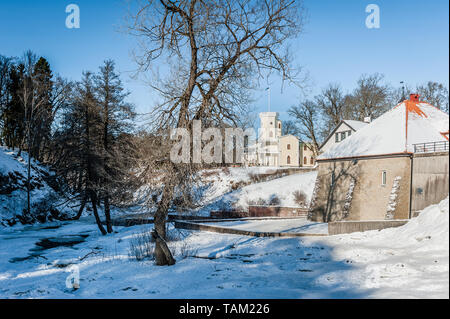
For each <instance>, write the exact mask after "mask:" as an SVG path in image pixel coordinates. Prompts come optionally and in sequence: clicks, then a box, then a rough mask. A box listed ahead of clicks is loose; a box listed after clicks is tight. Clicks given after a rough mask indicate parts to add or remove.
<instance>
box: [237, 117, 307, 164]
mask: <svg viewBox="0 0 450 319" xmlns="http://www.w3.org/2000/svg"><path fill="white" fill-rule="evenodd" d="M278 116H279V115H278V113H277V112H262V113H260V114H259V118H260V121H261V124H260V129H259V134H258V139H257V143H256V147H255V149H256V151H255V152H254V153H252V154H247V157H245V161H246V163H247V164H248V165H259V166H286V167H299V166H300V164H301V162H300V143H299V140H298V138H297V137H296V136H294V135H291V134H288V135H282V122H281V120H279V118H278Z"/></svg>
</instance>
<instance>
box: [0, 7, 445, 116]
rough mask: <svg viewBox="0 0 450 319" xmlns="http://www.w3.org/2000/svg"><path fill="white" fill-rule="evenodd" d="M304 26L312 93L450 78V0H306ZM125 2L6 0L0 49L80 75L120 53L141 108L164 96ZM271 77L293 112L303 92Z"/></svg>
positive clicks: (262, 99)
mask: <svg viewBox="0 0 450 319" xmlns="http://www.w3.org/2000/svg"><path fill="white" fill-rule="evenodd" d="M70 3H75V4H77V5H78V6H79V7H80V11H81V28H80V29H67V28H66V27H65V19H66V16H67V14H66V13H65V8H66V6H67V5H68V4H70ZM371 3H374V4H377V5H378V6H379V7H380V28H379V29H368V28H366V26H365V20H366V17H367V15H368V14H367V13H366V12H365V8H366V6H367V5H368V4H371ZM304 6H305V7H306V9H307V12H308V14H307V15H308V19H307V23H306V24H305V27H304V32H303V33H302V34H301V35H300V37H299V38H298V40H296V41H295V42H294V44H293V46H292V50H293V52H295V55H294V56H295V63H296V64H298V65H301V66H302V67H303V68H304V70H305V71H307V72H308V73H309V77H310V90H309V93H308V94H309V95H310V96H313V95H315V94H317V93H318V92H319V91H320V89H321V88H322V87H324V86H325V85H327V84H328V83H330V82H337V83H340V84H341V85H342V87H343V88H344V90H348V91H350V90H351V89H352V88H353V87H354V86H355V83H356V81H357V79H358V78H359V76H360V75H361V74H363V73H375V72H379V73H383V74H384V75H385V77H386V80H387V81H388V82H390V83H391V84H393V85H399V84H398V83H399V82H400V81H405V82H407V83H409V84H411V85H413V86H415V85H416V84H418V83H422V82H425V81H428V80H433V81H438V82H442V83H444V84H446V86H447V87H448V83H449V2H448V1H446V0H445V1H444V0H433V1H418V0H395V1H394V0H369V1H363V0H340V1H338V0H305V1H304ZM126 13H127V2H126V1H125V0H108V1H106V0H105V1H104V0H71V1H63V0H57V1H56V0H55V1H49V0H34V1H32V0H15V1H8V0H0V30H1V31H0V54H3V55H7V56H20V55H21V54H22V53H23V52H24V51H25V50H26V49H31V50H33V51H34V52H36V53H37V54H39V55H42V56H45V57H46V58H47V59H48V60H49V62H50V64H51V66H52V68H53V69H54V70H55V72H57V73H59V74H61V75H63V76H65V77H67V78H69V79H72V80H78V79H79V78H80V76H81V72H82V71H83V70H97V68H98V66H99V65H100V64H102V62H103V60H105V59H107V58H111V59H114V60H115V61H116V64H117V68H118V70H120V72H121V73H122V79H123V81H124V82H125V85H126V87H127V89H128V90H130V91H131V92H132V94H131V96H130V100H131V101H132V102H133V103H134V104H136V106H137V110H138V111H139V112H146V111H149V110H150V109H151V107H152V105H153V103H154V101H155V100H156V98H157V95H156V93H155V92H152V91H151V89H149V88H148V87H147V86H146V85H145V84H144V83H143V82H142V81H140V80H133V79H131V77H130V76H131V75H132V74H133V73H134V71H135V69H136V65H135V63H134V61H133V59H132V58H131V54H130V53H131V51H132V50H133V49H134V48H136V42H135V39H134V38H132V37H130V36H129V35H127V34H125V33H123V32H120V29H121V27H124V26H125V25H126V22H125V17H126ZM270 82H271V109H272V110H273V111H279V112H280V113H281V117H282V118H284V119H286V113H285V111H286V110H287V109H288V108H289V107H290V106H292V105H294V104H296V103H297V102H298V98H299V97H300V96H301V94H302V93H301V91H300V90H299V89H298V88H296V87H293V86H289V85H287V86H286V85H285V87H284V89H283V91H282V90H281V81H280V79H279V78H278V77H273V78H271V79H270ZM266 87H267V84H266V82H265V80H264V81H262V82H261V88H260V90H258V91H256V92H254V96H255V98H256V101H255V107H256V108H257V110H258V111H263V110H266V109H267V93H266V91H264V89H265V88H266Z"/></svg>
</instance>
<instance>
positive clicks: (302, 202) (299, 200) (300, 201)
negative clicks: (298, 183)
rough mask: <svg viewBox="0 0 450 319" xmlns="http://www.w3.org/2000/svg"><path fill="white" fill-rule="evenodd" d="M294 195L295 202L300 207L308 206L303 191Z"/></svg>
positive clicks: (298, 191)
mask: <svg viewBox="0 0 450 319" xmlns="http://www.w3.org/2000/svg"><path fill="white" fill-rule="evenodd" d="M293 195H294V201H295V203H296V204H297V205H299V206H302V207H304V206H306V204H307V203H306V194H305V192H303V191H300V190H297V191H295V192H294V193H293Z"/></svg>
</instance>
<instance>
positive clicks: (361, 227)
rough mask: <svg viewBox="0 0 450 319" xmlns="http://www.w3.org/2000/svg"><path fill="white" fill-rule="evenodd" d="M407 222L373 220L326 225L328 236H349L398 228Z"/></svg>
mask: <svg viewBox="0 0 450 319" xmlns="http://www.w3.org/2000/svg"><path fill="white" fill-rule="evenodd" d="M407 222H408V220H375V221H343V222H330V223H328V234H329V235H338V234H349V233H355V232H363V231H368V230H382V229H385V228H392V227H399V226H403V225H404V224H406V223H407Z"/></svg>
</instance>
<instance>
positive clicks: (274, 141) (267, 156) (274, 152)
mask: <svg viewBox="0 0 450 319" xmlns="http://www.w3.org/2000/svg"><path fill="white" fill-rule="evenodd" d="M259 118H260V121H261V125H260V129H259V138H258V142H259V143H258V144H259V152H258V155H259V156H258V163H259V164H260V165H264V166H278V165H279V158H278V157H279V149H278V144H279V138H280V137H281V121H280V120H279V119H278V113H277V112H262V113H260V114H259Z"/></svg>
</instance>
